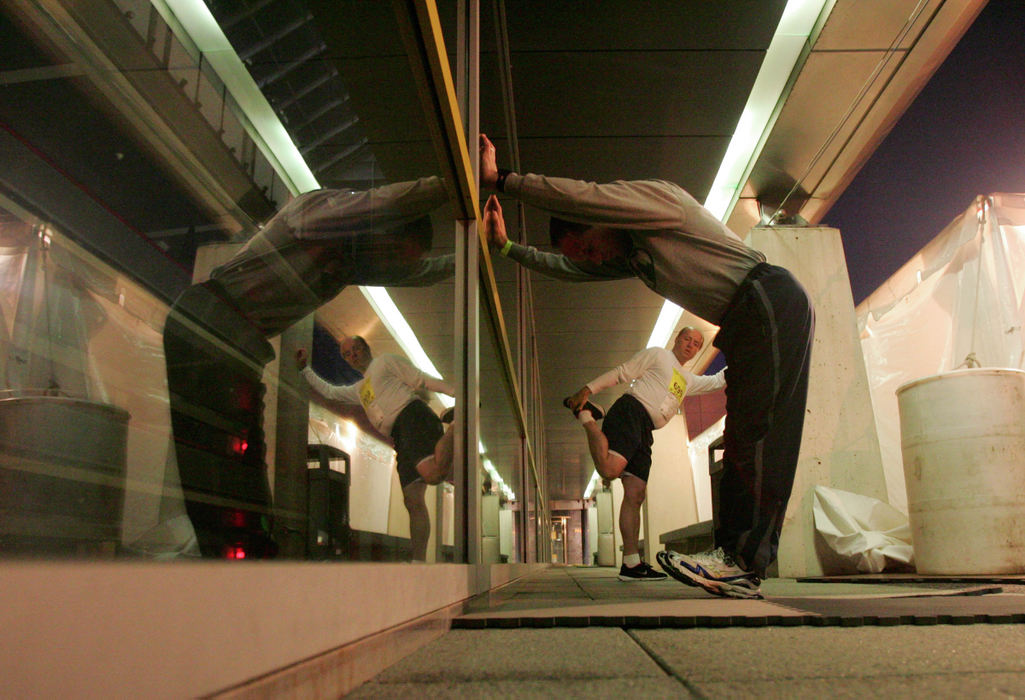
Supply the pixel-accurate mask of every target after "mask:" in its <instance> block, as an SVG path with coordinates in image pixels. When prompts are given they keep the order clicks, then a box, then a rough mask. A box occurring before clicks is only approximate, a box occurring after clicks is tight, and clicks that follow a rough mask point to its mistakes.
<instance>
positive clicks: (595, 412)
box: [562, 396, 605, 420]
mask: <svg viewBox="0 0 1025 700" xmlns="http://www.w3.org/2000/svg"><path fill="white" fill-rule="evenodd" d="M562 405H563V406H565V407H566V408H569V397H568V396H567V397H566V398H564V399H563V400H562ZM581 411H590V412H591V418H594V419H595V420H601V419H602V418H604V417H605V411H603V410H602V409H601V406H599V405H598V404H596V403H591V402H590V401H585V402H584V405H583V406H581V407H580V408H578V409H577V410H575V411H573V417H574V418H575V417H576V416H578V415H579V414H580V412H581Z"/></svg>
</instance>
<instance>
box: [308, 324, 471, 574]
mask: <svg viewBox="0 0 1025 700" xmlns="http://www.w3.org/2000/svg"><path fill="white" fill-rule="evenodd" d="M340 349H341V353H342V357H343V358H345V361H346V362H348V363H349V365H351V366H352V367H353V369H356V370H358V371H360V372H362V373H363V378H362V379H360V380H359V381H357V382H355V383H354V384H346V385H336V384H330V383H328V382H326V381H324V380H323V379H321V378H320V377H319V376H317V373H316V372H314V371H313V368H311V367H308V366H307V365H306V351H305V350H303V349H300V350H298V351H297V352H296V362H297V363H298V364H299V367H300V368H301V369H302V374H303V377H305V378H306V381H307V382H309V384H310V386H311V387H313V389H314V390H315V391H316V392H317V393H318V394H320V395H321V396H324V397H325V398H328V399H332V400H334V401H340V402H342V403H347V404H354V405H355V404H359V405H361V406H362V407H363V411H364V413H366V416H367V419H368V420H369V421H370V423H371V425H373V427H374V429H375V430H377V431H378V432H380V433H381V434H382V435H386V436H388V437H390V438H391V439H392V443H393V446H394V448H395V457H396V462H397V468H398V472H399V483H400V484H401V486H402V498H403V502H404V504H405V506H406V511H407V512H408V513H409V539H410V541H411V546H412V555H411V556H412V559H413V561H425V560H426V558H427V540H428V538H429V537H430V535H431V520H430V515H429V513H428V512H427V502H426V500H425V498H424V495H425V493H426V491H427V485H428V484H439V483H441V482H442V481H444V479H445V478H446V477H448V476H449V473H450V472H451V470H452V430H451V426H450V428H449V430H447V431H446V430H445V429H444V428H443V426H442V422H441V419H440V418H438V416H437V415H436V414H435V413H434V411H432V410H431V409H430V407H429V406H428V405H427V404H426V403H425V402H424V400H423V392H425V391H434V392H440V393H443V394H447V395H448V396H455V389H454V388H453V387H452V386H451V385H450V384H449V383H448V382H445V381H443V380H441V379H438V378H436V377H432V376H431V375H429V374H427V373H426V372H423V371H422V370H419V369H417V368H416V367H414V366H413V364H412V363H411V362H410V361H409V360H407V359H406V358H404V357H399V356H398V355H381V356H379V357H374V356H373V355H372V353H371V352H370V346H369V345H367V342H366V341H365V340H364V339H363V338H361V337H360V336H351V337H349V338H346V339H345V340H343V341H342V342H341V344H340Z"/></svg>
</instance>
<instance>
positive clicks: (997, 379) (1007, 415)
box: [897, 368, 1025, 575]
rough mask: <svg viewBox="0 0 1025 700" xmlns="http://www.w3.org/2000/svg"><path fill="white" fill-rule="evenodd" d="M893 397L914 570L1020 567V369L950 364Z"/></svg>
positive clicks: (1023, 480)
mask: <svg viewBox="0 0 1025 700" xmlns="http://www.w3.org/2000/svg"><path fill="white" fill-rule="evenodd" d="M897 402H898V406H899V409H900V432H901V452H902V454H903V458H904V482H905V484H906V486H907V496H908V518H909V521H910V525H911V535H912V539H913V541H914V547H915V564H916V566H917V569H918V572H919V573H923V574H982V575H986V574H1014V573H1025V372H1022V371H1020V370H1016V369H990V368H984V369H964V370H954V371H952V372H947V373H944V374H937V375H934V376H931V377H925V378H923V379H917V380H915V381H913V382H909V383H907V384H904V385H903V386H901V387H900V388H898V389H897Z"/></svg>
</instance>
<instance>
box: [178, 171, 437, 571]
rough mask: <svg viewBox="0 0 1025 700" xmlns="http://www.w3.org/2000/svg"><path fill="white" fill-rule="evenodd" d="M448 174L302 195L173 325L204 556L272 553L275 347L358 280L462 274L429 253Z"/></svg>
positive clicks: (388, 282)
mask: <svg viewBox="0 0 1025 700" xmlns="http://www.w3.org/2000/svg"><path fill="white" fill-rule="evenodd" d="M447 199H448V196H447V193H446V192H445V189H444V187H443V184H442V182H441V180H440V179H438V178H436V177H431V178H423V179H420V180H416V181H413V182H402V183H395V184H391V185H385V186H383V187H379V188H376V189H373V190H369V191H366V192H344V191H340V190H317V191H314V192H308V193H306V194H303V195H300V196H298V197H296V198H295V199H293V200H292V201H291V202H289V203H288V204H287V205H286V206H285V207H284V208H282V210H281V211H280V212H278V214H277V215H275V216H274V217H273V218H272V219H271V220H270V221H268V222H267V224H266V225H265V226H264V227H263V228H262V229H261V230H260V231H259V232H258V233H257V234H256V235H255V236H253V237H252V238H251V239H250V240H249V241H248V242H247V243H246V245H245V246H244V247H243V248H242V250H241V251H239V253H238V254H237V255H235V257H233V258H232V259H231V260H229V261H228V262H227V263H225V264H224V265H222V266H220V267H218V268H216V269H215V270H214V271H213V272H212V273H211V275H210V279H209V280H208V281H206V282H204V283H202V284H196V285H193V286H191V287H189V288H188V289H186V290H185V291H184V292H183V293H182V294H181V295H180V296H179V298H178V299H177V301H176V302H175V304H174V306H173V307H172V309H171V312H170V314H169V315H168V318H167V323H166V325H165V328H164V352H165V355H166V361H167V380H168V390H169V394H170V401H171V425H172V429H173V431H174V442H175V452H176V456H177V462H178V471H179V476H180V479H181V485H182V488H183V491H184V495H185V505H186V509H187V511H188V514H189V518H190V520H191V521H192V525H193V528H194V529H195V531H196V537H197V540H198V542H199V546H200V550H201V552H202V554H203V555H204V556H212V557H223V556H229V557H231V556H235V557H237V556H244V557H253V556H257V557H259V556H270V555H272V554H273V553H274V551H275V549H276V548H275V545H274V543H273V541H272V540H271V538H270V506H271V496H270V488H269V484H268V480H267V473H266V471H267V470H266V464H265V462H264V453H265V449H266V448H265V442H264V436H263V427H262V426H263V394H264V386H263V383H262V380H261V376H262V372H263V367H264V366H265V365H266V364H267V363H268V362H269V361H270V360H272V359H273V358H274V351H273V350H272V349H271V346H270V344H269V343H268V342H267V339H268V338H271V337H273V336H275V335H277V334H279V333H281V332H282V331H284V330H285V329H286V328H288V327H289V326H291V325H292V324H294V323H295V322H297V321H299V320H300V319H302V318H304V317H305V316H307V315H308V314H310V313H312V312H313V311H315V310H316V309H317V308H318V307H319V306H321V305H322V304H324V303H325V302H327V301H329V300H331V299H332V298H334V297H335V296H336V295H337V294H338V293H339V292H340V291H341V290H342V288H344V287H345V286H347V285H350V284H359V285H374V286H420V285H429V284H432V283H434V282H437V281H439V280H442V279H445V278H447V277H449V276H450V275H451V274H452V270H453V256H451V255H448V256H442V257H433V258H424V257H423V256H424V254H425V253H427V252H428V251H429V250H430V248H431V240H432V229H431V225H430V218H429V216H427V215H428V213H429V212H431V211H432V210H434V209H436V208H438V207H439V206H441V205H442V204H444V203H445V202H446V201H447Z"/></svg>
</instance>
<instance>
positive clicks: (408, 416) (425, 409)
mask: <svg viewBox="0 0 1025 700" xmlns="http://www.w3.org/2000/svg"><path fill="white" fill-rule="evenodd" d="M444 433H445V428H444V426H443V425H442V424H441V419H440V418H438V416H437V414H435V413H434V411H432V410H431V409H430V407H429V406H428V405H427V404H425V403H424V402H423V401H421V400H420V399H415V400H413V401H410V402H409V403H408V404H406V407H405V408H403V409H402V410H401V411H400V412H399V415H398V416H397V417H396V418H395V423H394V424H393V425H392V428H391V438H392V441H393V442H394V443H395V459H396V462H397V463H398V464H397V466H398V470H399V483H400V484H402V488H406V487H407V486H409V485H410V484H412V483H413V482H414V481H416V480H417V479H419V478H420V472H418V471H417V470H416V465H417V464H419V463H420V462H421V461H422V460H423V459H424V458H425V457H430V456H432V455H433V454H434V446H435V445H437V444H438V440H440V439H441V436H442V435H443V434H444Z"/></svg>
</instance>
